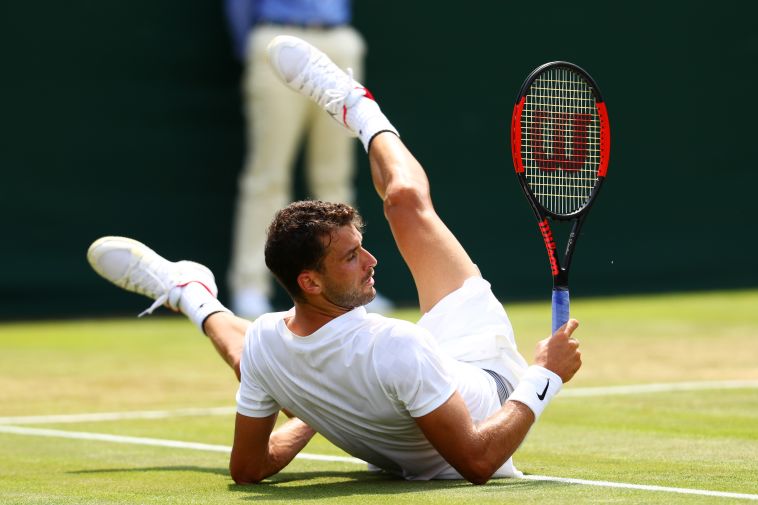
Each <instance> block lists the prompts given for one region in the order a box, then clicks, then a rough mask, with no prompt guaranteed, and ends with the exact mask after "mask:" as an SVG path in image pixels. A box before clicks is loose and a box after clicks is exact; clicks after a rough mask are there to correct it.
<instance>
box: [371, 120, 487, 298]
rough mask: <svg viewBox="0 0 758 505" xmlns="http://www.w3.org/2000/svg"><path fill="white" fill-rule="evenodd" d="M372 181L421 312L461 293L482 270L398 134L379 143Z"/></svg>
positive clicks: (382, 137) (374, 151) (376, 142)
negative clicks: (449, 223) (437, 206)
mask: <svg viewBox="0 0 758 505" xmlns="http://www.w3.org/2000/svg"><path fill="white" fill-rule="evenodd" d="M369 160H370V164H371V176H372V179H373V181H374V186H375V187H376V190H377V192H378V193H379V195H380V196H381V197H382V199H383V201H384V214H385V216H386V218H387V221H388V222H389V225H390V228H391V229H392V234H393V236H394V237H395V242H396V243H397V246H398V249H399V250H400V254H401V255H402V256H403V259H404V260H405V262H406V264H407V265H408V268H409V269H410V271H411V274H412V275H413V279H414V281H415V283H416V289H417V291H418V296H419V304H420V307H421V311H422V312H427V311H429V310H430V309H431V308H432V307H434V305H435V304H436V303H437V302H438V301H440V300H441V299H442V298H444V297H445V296H447V295H448V294H450V293H452V292H453V291H455V290H456V289H458V288H460V287H461V286H462V285H463V283H464V282H465V281H466V279H468V278H470V277H475V276H479V275H480V273H479V269H478V268H477V267H476V265H475V264H474V263H473V261H471V258H470V257H469V255H468V254H467V253H466V251H465V250H464V249H463V246H462V245H461V243H460V242H459V241H458V239H457V238H456V237H455V236H454V235H453V233H452V232H451V231H450V229H449V228H448V227H447V226H446V225H445V223H444V222H443V221H442V219H440V217H439V215H437V213H436V212H435V210H434V206H433V205H432V200H431V195H430V192H429V181H428V179H427V176H426V173H425V172H424V169H423V168H422V167H421V165H420V164H419V162H418V161H417V160H416V159H415V158H414V157H413V155H412V154H411V153H410V152H409V151H408V149H407V148H406V147H405V145H404V144H403V143H402V141H401V140H400V139H399V138H398V137H397V136H396V135H394V134H392V133H389V132H386V133H380V134H378V135H377V136H375V137H374V139H373V140H372V142H371V148H370V150H369Z"/></svg>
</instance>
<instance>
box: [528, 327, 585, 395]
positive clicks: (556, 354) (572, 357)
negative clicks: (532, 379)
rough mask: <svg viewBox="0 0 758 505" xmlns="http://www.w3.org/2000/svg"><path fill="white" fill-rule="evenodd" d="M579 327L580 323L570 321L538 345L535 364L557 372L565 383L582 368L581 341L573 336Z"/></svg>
mask: <svg viewBox="0 0 758 505" xmlns="http://www.w3.org/2000/svg"><path fill="white" fill-rule="evenodd" d="M578 326H579V321H577V320H576V319H569V320H568V322H567V323H566V324H564V325H563V326H561V327H560V328H558V329H557V330H556V331H555V333H553V335H552V336H550V337H548V338H546V339H544V340H541V341H540V342H539V343H538V344H537V351H536V352H535V355H534V363H535V364H536V365H540V366H543V367H545V368H547V369H548V370H550V371H552V372H555V373H556V374H557V375H558V376H559V377H560V378H561V379H562V380H563V382H564V383H566V382H568V381H570V380H571V378H572V377H573V376H574V374H575V373H576V372H577V370H579V367H581V366H582V353H581V351H580V350H579V341H578V340H576V339H575V338H574V337H573V336H572V335H573V333H574V330H576V329H577V327H578Z"/></svg>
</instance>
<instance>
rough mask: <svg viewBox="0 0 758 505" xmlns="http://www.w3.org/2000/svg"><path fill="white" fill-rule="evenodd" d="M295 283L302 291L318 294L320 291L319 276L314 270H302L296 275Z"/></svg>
mask: <svg viewBox="0 0 758 505" xmlns="http://www.w3.org/2000/svg"><path fill="white" fill-rule="evenodd" d="M297 284H298V286H300V289H301V290H302V291H303V293H305V294H307V295H318V294H320V293H321V277H320V276H319V275H318V272H316V271H314V270H303V271H302V272H300V275H298V276H297Z"/></svg>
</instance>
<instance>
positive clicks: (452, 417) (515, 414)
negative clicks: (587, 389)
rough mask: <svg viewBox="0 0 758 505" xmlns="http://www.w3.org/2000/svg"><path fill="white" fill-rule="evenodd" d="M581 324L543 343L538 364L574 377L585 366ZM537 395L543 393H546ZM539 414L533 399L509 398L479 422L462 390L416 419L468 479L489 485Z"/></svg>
mask: <svg viewBox="0 0 758 505" xmlns="http://www.w3.org/2000/svg"><path fill="white" fill-rule="evenodd" d="M577 326H578V323H577V322H576V320H573V319H572V320H570V321H569V322H568V323H566V325H565V326H562V327H561V328H559V329H558V330H557V331H556V332H555V334H554V335H553V336H551V337H550V338H547V339H545V340H543V341H541V342H540V343H539V344H538V346H537V352H536V356H535V360H534V361H535V364H536V365H539V366H542V367H544V368H546V369H548V370H550V371H552V372H554V373H555V374H557V375H558V376H559V377H560V378H561V380H562V381H563V382H567V381H568V380H570V379H571V377H573V376H574V374H575V373H576V371H577V370H578V369H579V367H580V366H581V354H580V352H579V350H578V345H579V343H578V342H577V341H576V340H574V339H573V338H572V337H571V334H572V333H573V332H574V330H575V329H576V327H577ZM545 391H547V386H545ZM518 392H519V390H518V388H517V391H515V392H514V395H513V396H515V397H518V396H519V395H518V394H517V393H518ZM534 394H536V395H537V396H538V397H539V396H540V392H536V393H534ZM542 397H543V398H544V397H545V392H542ZM522 398H523V397H522ZM535 418H536V417H535V414H534V412H533V411H532V408H530V407H529V406H527V404H525V403H522V402H521V401H517V400H509V401H507V402H506V403H505V405H503V407H502V408H501V409H500V410H498V411H497V412H496V413H495V414H493V415H492V416H490V417H489V418H488V419H486V420H485V421H484V422H482V423H480V424H478V425H475V424H474V422H473V420H472V419H471V415H470V414H469V411H468V408H467V407H466V404H465V403H464V401H463V398H462V397H461V395H460V393H458V392H455V393H454V394H453V395H452V396H451V397H450V398H449V399H448V400H447V401H446V402H445V403H443V404H442V405H441V406H440V407H438V408H437V409H435V410H433V411H432V412H430V413H429V414H426V415H424V416H421V417H418V418H416V423H417V424H418V426H419V428H421V431H422V432H423V433H424V435H425V436H426V438H427V440H429V442H430V443H431V444H432V445H433V446H434V447H435V449H437V451H438V452H439V453H440V455H441V456H442V457H443V458H445V460H446V461H447V462H448V463H450V464H451V465H452V466H453V468H455V469H456V470H458V472H459V473H460V474H461V475H462V476H463V477H464V478H465V479H466V480H468V481H470V482H472V483H474V484H484V483H485V482H487V480H489V478H490V477H491V476H492V474H493V473H495V471H497V469H498V468H500V467H501V466H502V465H503V464H504V463H505V462H506V461H507V460H508V458H510V457H511V456H512V455H513V453H514V452H516V449H518V447H519V445H521V442H523V440H524V438H525V437H526V434H527V433H528V432H529V429H530V428H531V426H532V424H534V421H535Z"/></svg>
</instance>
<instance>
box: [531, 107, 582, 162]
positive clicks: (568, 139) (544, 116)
mask: <svg viewBox="0 0 758 505" xmlns="http://www.w3.org/2000/svg"><path fill="white" fill-rule="evenodd" d="M592 119H593V116H592V114H584V113H571V112H549V111H544V110H536V111H534V112H533V114H532V117H531V121H530V122H529V125H528V129H527V134H528V137H527V139H528V144H529V146H530V147H531V151H532V156H533V160H534V163H535V164H536V165H537V167H538V168H540V169H542V170H547V171H555V170H559V169H560V170H566V171H569V172H577V171H579V170H581V169H582V167H584V164H585V162H586V161H587V151H588V144H589V138H588V137H589V135H588V131H589V128H590V125H591V124H592Z"/></svg>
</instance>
